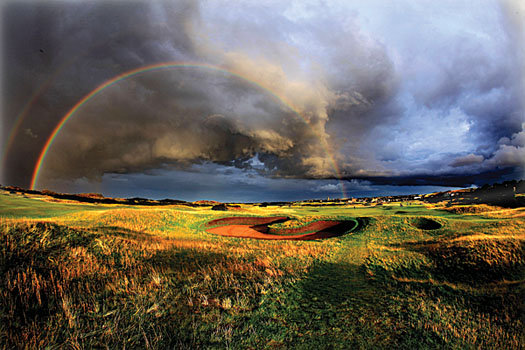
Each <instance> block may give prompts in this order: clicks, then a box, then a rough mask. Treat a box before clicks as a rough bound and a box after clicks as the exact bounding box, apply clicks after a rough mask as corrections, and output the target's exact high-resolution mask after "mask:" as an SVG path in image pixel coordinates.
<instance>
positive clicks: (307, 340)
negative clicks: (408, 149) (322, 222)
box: [0, 193, 525, 349]
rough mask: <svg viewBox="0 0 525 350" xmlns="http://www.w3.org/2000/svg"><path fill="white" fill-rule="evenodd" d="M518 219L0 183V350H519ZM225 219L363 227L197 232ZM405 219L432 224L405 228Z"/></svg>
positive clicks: (524, 273) (508, 214)
mask: <svg viewBox="0 0 525 350" xmlns="http://www.w3.org/2000/svg"><path fill="white" fill-rule="evenodd" d="M400 210H401V211H404V213H396V211H400ZM521 213H522V211H520V209H515V210H505V211H497V212H495V213H494V212H491V213H483V212H480V213H468V214H457V213H452V212H448V211H445V210H440V209H439V208H438V207H436V208H433V207H426V206H424V205H422V204H415V205H404V206H403V207H400V206H399V205H385V206H377V207H356V208H355V209H354V208H353V206H352V205H350V206H348V207H339V206H338V207H336V206H333V207H300V206H292V207H290V208H288V207H286V208H277V207H269V208H257V207H250V206H243V209H242V210H239V211H232V212H216V211H211V210H209V209H202V208H187V207H177V206H170V207H155V208H150V207H137V206H121V205H119V206H109V205H106V206H99V205H81V204H71V203H60V202H52V203H50V202H45V201H42V200H40V199H37V198H24V197H22V196H18V195H13V194H2V193H0V232H1V233H0V270H1V271H0V272H1V273H2V276H3V279H2V280H0V348H5V349H11V348H27V349H42V348H78V349H90V348H124V347H125V348H127V349H165V348H191V349H199V348H206V349H208V348H212V349H213V348H216V349H225V348H232V349H250V348H251V349H264V348H266V349H276V348H278V349H279V348H282V349H289V348H294V349H378V348H380V349H390V348H398V349H435V348H438V349H439V348H441V349H450V348H452V349H470V348H472V349H479V348H483V349H521V348H523V346H524V344H525V334H524V323H525V318H524V315H525V307H524V300H525V282H524V281H525V268H524V267H525V246H524V235H523V229H522V227H524V226H525V225H524V224H525V222H524V221H525V218H524V217H523V216H520V215H519V214H521ZM233 215H242V216H249V215H260V216H270V215H284V216H292V217H295V218H297V219H298V221H299V222H302V223H307V222H310V221H312V220H318V219H322V218H325V219H334V218H336V219H343V218H346V219H349V220H352V219H355V218H359V221H360V222H362V223H365V224H364V225H360V226H359V227H358V228H357V229H356V230H353V231H352V232H350V233H349V234H347V235H343V236H340V237H337V238H331V239H326V240H318V241H263V240H253V239H241V238H229V237H222V236H216V235H212V234H210V233H207V232H206V231H205V226H204V225H205V224H206V222H208V221H209V220H212V219H216V218H220V217H226V216H233ZM421 218H427V219H431V220H434V221H436V222H438V223H440V224H441V225H442V226H441V228H439V229H435V230H422V229H418V228H417V227H414V226H413V225H412V223H414V222H415V221H417V220H421ZM301 225H302V224H301Z"/></svg>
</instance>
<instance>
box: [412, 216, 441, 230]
mask: <svg viewBox="0 0 525 350" xmlns="http://www.w3.org/2000/svg"><path fill="white" fill-rule="evenodd" d="M411 225H412V226H414V227H416V228H418V229H420V230H437V229H440V228H441V226H442V225H441V224H440V223H439V222H437V221H434V220H431V219H427V218H418V219H416V220H414V221H413V222H412V223H411Z"/></svg>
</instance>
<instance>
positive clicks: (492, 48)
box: [2, 0, 525, 192]
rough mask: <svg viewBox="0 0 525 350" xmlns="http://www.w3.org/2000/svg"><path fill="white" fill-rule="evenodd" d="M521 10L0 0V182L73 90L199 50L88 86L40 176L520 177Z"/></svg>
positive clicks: (511, 6) (22, 176)
mask: <svg viewBox="0 0 525 350" xmlns="http://www.w3.org/2000/svg"><path fill="white" fill-rule="evenodd" d="M523 18H524V13H523V7H522V6H521V5H519V2H517V1H516V2H512V1H503V2H498V1H489V0H487V1H483V6H479V7H476V8H473V7H472V6H471V3H470V2H466V1H445V2H440V3H436V2H430V1H428V2H425V1H424V2H417V3H414V2H409V1H406V2H405V1H401V2H396V3H395V4H391V3H390V2H385V1H379V0H377V1H370V2H366V3H364V2H355V3H352V2H331V3H329V4H325V3H323V2H317V1H307V2H305V1H297V2H289V3H288V2H286V3H282V2H278V1H275V2H273V1H270V2H264V3H259V2H245V3H236V4H235V5H232V4H231V3H228V2H222V1H214V2H197V1H172V2H166V1H148V2H146V1H138V2H108V1H96V2H87V3H78V2H68V1H66V2H31V1H30V2H23V3H16V2H10V3H7V4H6V5H4V6H3V7H2V24H3V38H2V44H3V52H2V53H3V57H2V63H3V74H2V76H3V81H2V83H3V90H2V95H3V125H4V139H5V140H7V139H8V138H9V136H11V134H10V130H11V129H12V127H13V126H14V125H15V123H16V121H17V120H19V119H20V117H19V116H20V115H21V113H22V112H23V111H24V113H25V114H24V115H23V118H24V119H23V123H21V125H20V127H19V128H18V130H17V131H18V132H17V134H16V135H14V136H12V144H11V145H9V149H8V150H7V151H8V152H7V156H6V159H5V160H4V169H3V180H2V181H3V183H8V184H16V185H22V186H26V187H27V186H28V185H29V182H30V179H31V175H32V172H33V169H34V166H35V163H36V161H37V157H38V155H39V153H40V151H41V150H42V148H43V146H44V143H45V142H46V140H47V139H48V138H49V136H50V134H51V132H52V130H53V129H54V127H55V126H56V125H57V124H58V122H59V121H60V120H61V119H62V118H63V116H64V115H65V114H66V113H67V112H68V111H69V110H70V109H71V108H72V107H73V106H74V105H75V104H76V103H77V102H78V101H80V100H81V99H82V97H83V96H86V95H87V94H88V93H90V92H91V91H93V90H94V89H95V88H96V87H97V86H99V85H100V84H102V83H104V82H105V81H108V80H109V79H112V78H114V77H116V76H118V75H120V74H122V73H125V72H127V71H130V70H132V69H137V68H139V67H145V66H148V65H153V64H158V63H162V62H194V63H198V64H197V65H195V64H194V65H192V66H178V67H172V68H166V69H158V70H150V71H145V72H143V73H140V74H137V75H134V76H132V77H128V78H126V79H123V80H120V81H118V82H116V83H115V84H113V85H111V86H109V87H107V88H105V89H104V90H102V91H101V92H99V93H98V94H97V95H95V96H94V97H93V98H91V99H89V100H88V101H87V102H86V103H84V104H83V105H82V106H81V107H80V108H78V110H77V111H76V112H75V113H74V115H73V116H72V117H71V118H70V120H68V122H67V123H66V124H65V125H64V127H63V128H62V129H61V131H60V132H59V134H58V135H57V137H56V139H55V140H54V141H53V143H52V145H51V147H50V149H49V152H48V153H47V155H46V158H45V161H44V163H43V167H42V172H41V174H40V177H39V182H38V187H40V188H44V187H52V186H54V185H56V183H58V182H60V183H62V184H64V183H68V182H70V183H74V182H75V181H79V180H82V179H83V180H82V181H87V182H89V183H96V182H100V181H102V180H103V179H104V178H105V177H106V178H107V176H108V175H110V174H114V175H118V174H120V175H122V176H124V175H126V174H151V173H152V172H155V171H157V170H160V169H162V171H163V174H165V173H164V172H165V171H170V169H172V170H174V171H179V172H180V171H191V172H195V171H196V170H195V169H201V170H202V169H209V167H204V168H198V167H197V168H195V166H196V165H200V164H216V165H218V166H225V167H232V168H236V169H238V170H240V171H244V172H249V173H251V172H254V173H256V174H257V178H259V179H262V178H268V179H316V180H320V179H327V181H328V180H330V179H337V178H340V177H342V178H344V179H347V180H349V181H351V180H352V179H360V180H363V181H368V182H366V183H367V184H370V185H373V184H374V183H376V184H385V183H388V181H387V180H386V179H389V181H391V182H390V183H392V184H394V183H398V184H403V185H410V184H414V185H418V184H420V185H425V184H432V185H446V186H454V185H468V184H474V183H483V182H484V181H493V180H494V179H498V178H505V179H506V178H508V177H521V176H523V167H524V159H525V154H524V144H523V132H524V131H523V125H524V124H523V123H524V121H525V120H524V108H525V107H524V93H525V87H524V73H525V69H524V65H523V62H524V61H525V59H524V58H525V57H524V53H523V39H524V35H523V30H524V28H523ZM199 64H200V65H199ZM210 67H211V68H210ZM213 67H215V68H213ZM28 102H31V104H30V105H28ZM17 118H18V119H17ZM3 143H4V144H5V142H3ZM4 148H5V146H4ZM4 151H6V150H5V149H4ZM137 176H138V175H137ZM396 179H397V180H396ZM466 179H471V180H470V181H469V180H466ZM57 181H58V182H57ZM260 181H262V180H260ZM354 181H357V180H354ZM64 186H65V185H64ZM337 186H340V185H339V183H338V182H336V183H333V182H327V183H319V184H317V185H315V186H314V187H315V188H318V189H322V190H325V191H328V190H334V189H335V188H336V187H337ZM347 186H348V187H349V188H351V187H352V183H351V182H349V183H347ZM367 186H368V185H367ZM66 187H67V186H66ZM64 188H65V187H64ZM65 189H66V190H67V188H65ZM312 191H313V192H316V191H315V190H312Z"/></svg>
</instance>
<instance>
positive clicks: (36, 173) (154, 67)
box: [31, 62, 347, 198]
mask: <svg viewBox="0 0 525 350" xmlns="http://www.w3.org/2000/svg"><path fill="white" fill-rule="evenodd" d="M175 68H200V69H209V70H212V71H217V72H222V73H227V74H229V75H231V76H234V77H237V78H239V79H241V80H244V81H247V82H249V83H251V84H253V85H255V86H257V87H259V88H261V89H263V90H264V91H266V92H268V93H269V94H270V95H271V96H272V97H274V98H275V99H277V100H278V101H280V102H281V103H282V104H283V105H285V106H286V107H288V108H289V109H290V110H291V111H292V112H293V113H294V114H295V115H296V116H298V117H299V118H300V119H302V120H303V121H304V122H305V123H306V124H307V125H309V126H310V124H309V122H308V120H307V119H306V118H304V117H303V116H302V115H301V113H299V111H298V110H297V108H296V107H294V106H293V105H292V103H291V102H289V101H287V100H286V99H285V98H284V97H282V96H279V95H277V94H276V93H274V92H273V91H272V90H271V89H270V88H269V87H268V86H265V85H263V84H261V83H259V82H257V81H254V80H252V79H250V78H247V77H245V76H242V75H240V74H239V73H236V72H233V71H230V70H227V69H225V68H221V67H218V66H214V65H211V64H206V63H195V62H164V63H157V64H152V65H148V66H143V67H139V68H135V69H132V70H130V71H127V72H124V73H121V74H119V75H117V76H115V77H113V78H111V79H110V80H107V81H106V82H104V83H102V84H101V85H99V86H98V87H97V88H95V89H94V90H93V91H91V92H90V93H89V94H87V95H86V96H84V97H83V98H82V99H81V100H80V101H78V102H77V103H76V104H75V105H74V106H73V108H71V109H70V110H69V112H68V113H67V114H66V115H65V116H64V117H63V118H62V119H61V120H60V122H59V123H58V124H57V126H56V127H55V128H54V129H53V131H52V132H51V135H50V136H49V138H48V139H47V141H46V143H45V144H44V147H43V148H42V151H41V152H40V155H39V157H38V159H37V162H36V165H35V168H34V170H33V176H32V178H31V189H32V190H34V189H35V187H36V184H37V183H38V177H39V174H40V170H41V169H42V164H43V163H44V160H45V158H46V155H47V153H48V151H49V148H50V147H51V144H52V143H53V141H54V140H55V138H56V137H57V135H58V133H59V132H60V130H62V128H63V127H64V125H65V124H66V122H67V121H68V120H69V119H70V118H71V117H72V116H73V115H74V114H75V112H76V111H77V110H78V109H79V108H80V107H82V106H83V105H84V104H85V103H87V102H88V101H89V100H91V99H92V98H93V97H95V96H96V95H98V94H99V93H100V92H101V91H102V90H104V89H106V88H108V87H110V86H112V85H113V84H115V83H118V82H119V81H121V80H124V79H127V78H130V77H133V76H136V75H139V74H142V73H146V72H151V71H156V70H163V69H175ZM312 130H313V129H312ZM313 131H314V133H316V132H315V130H313ZM318 138H319V139H320V140H322V142H323V143H324V144H323V145H322V147H323V149H324V150H325V152H326V154H327V155H328V157H329V160H330V163H331V166H332V168H333V170H334V172H335V174H336V176H337V178H338V179H339V183H340V184H341V192H342V195H343V198H347V196H346V190H345V186H344V180H342V177H341V172H340V170H339V168H338V167H337V164H336V162H335V160H334V157H333V154H332V152H330V151H329V146H328V144H327V142H326V140H325V139H324V138H322V137H320V136H319V135H318Z"/></svg>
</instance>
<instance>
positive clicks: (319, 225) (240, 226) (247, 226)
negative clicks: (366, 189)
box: [207, 217, 355, 240]
mask: <svg viewBox="0 0 525 350" xmlns="http://www.w3.org/2000/svg"><path fill="white" fill-rule="evenodd" d="M286 220H289V218H287V217H266V218H257V217H230V218H223V219H217V220H212V221H210V222H208V224H207V226H214V225H225V226H219V227H214V228H209V229H208V230H207V232H209V233H213V234H218V235H221V236H228V237H238V238H255V239H274V240H312V239H323V238H330V237H335V236H340V235H342V234H344V233H345V232H347V231H348V230H350V229H351V228H353V226H354V224H355V223H354V222H353V221H326V220H325V221H316V222H313V223H311V224H308V225H306V226H303V227H299V228H292V229H282V230H279V231H277V232H278V233H300V232H307V231H314V230H315V232H311V233H306V234H298V235H280V234H268V233H266V232H268V225H269V224H271V223H274V222H276V221H280V222H282V221H286Z"/></svg>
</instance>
